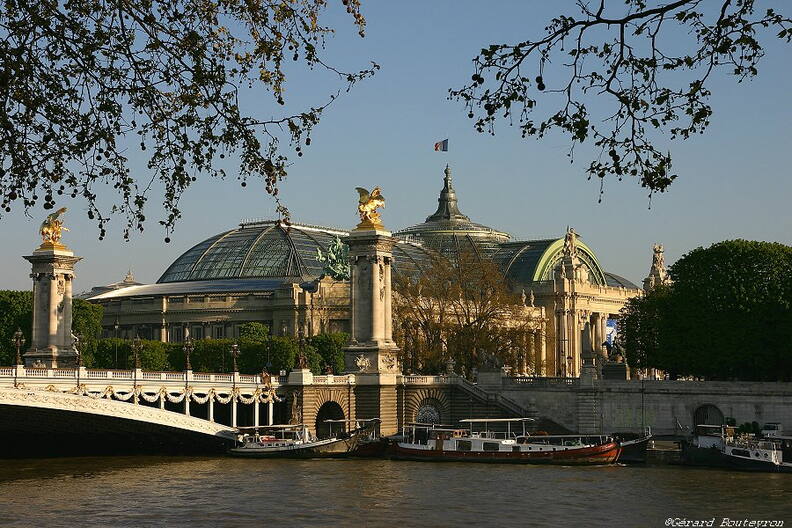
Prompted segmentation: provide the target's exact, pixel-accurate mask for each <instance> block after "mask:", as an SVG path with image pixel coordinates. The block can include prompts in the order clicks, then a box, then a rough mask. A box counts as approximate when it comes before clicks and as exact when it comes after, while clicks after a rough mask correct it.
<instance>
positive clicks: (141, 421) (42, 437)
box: [0, 389, 235, 456]
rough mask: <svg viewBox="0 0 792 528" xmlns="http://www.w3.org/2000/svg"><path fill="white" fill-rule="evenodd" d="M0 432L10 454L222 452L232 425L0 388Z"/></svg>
mask: <svg viewBox="0 0 792 528" xmlns="http://www.w3.org/2000/svg"><path fill="white" fill-rule="evenodd" d="M0 437H2V438H3V441H4V443H5V444H6V445H7V446H8V452H9V453H13V454H14V455H34V456H36V455H48V456H49V455H57V454H61V453H63V454H111V453H132V452H167V451H171V450H172V451H173V452H179V453H183V452H186V453H191V452H210V451H214V452H223V451H224V450H225V449H227V448H228V447H230V446H231V445H233V440H234V438H235V433H234V429H233V428H231V427H227V426H224V425H221V424H218V423H213V422H209V421H206V420H202V419H200V418H195V417H192V416H186V415H184V414H181V413H177V412H172V411H167V410H161V409H159V408H153V407H148V406H145V405H133V404H131V403H125V402H123V401H118V400H111V399H106V398H91V397H86V396H78V395H74V394H68V393H62V392H59V391H52V390H30V389H0Z"/></svg>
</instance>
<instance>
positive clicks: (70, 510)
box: [0, 457, 792, 527]
mask: <svg viewBox="0 0 792 528" xmlns="http://www.w3.org/2000/svg"><path fill="white" fill-rule="evenodd" d="M712 518H714V519H715V522H714V526H722V525H724V524H723V522H724V521H723V519H724V518H728V519H730V521H731V522H733V521H735V520H741V521H742V520H745V519H747V520H749V521H750V520H770V521H772V520H775V521H778V520H783V521H785V523H784V524H786V525H787V526H792V474H766V473H761V474H758V473H737V472H728V471H722V470H715V469H699V468H685V467H677V466H667V465H658V466H651V465H650V466H643V467H637V466H634V467H622V466H611V467H557V466H522V465H520V466H512V465H494V464H460V463H425V462H424V463H422V462H395V461H387V460H245V459H235V458H226V457H212V458H208V457H207V458H179V457H173V458H166V457H107V458H105V457H94V458H61V459H35V460H4V461H0V525H2V526H48V527H49V526H71V527H74V526H136V527H141V526H184V525H190V526H286V527H297V526H409V527H411V526H431V527H442V526H453V527H464V526H472V525H476V526H648V527H654V526H674V525H676V526H684V521H685V520H687V521H694V520H707V521H709V520H711V519H712ZM668 519H672V520H673V521H672V522H669V521H668ZM731 526H739V525H735V524H732V525H731Z"/></svg>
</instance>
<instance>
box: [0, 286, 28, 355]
mask: <svg viewBox="0 0 792 528" xmlns="http://www.w3.org/2000/svg"><path fill="white" fill-rule="evenodd" d="M32 324H33V294H32V293H31V292H29V291H13V290H0V365H12V364H14V363H15V362H16V346H14V343H13V338H14V333H15V332H16V331H17V329H21V330H22V332H23V333H24V334H25V339H26V347H27V346H30V335H31V328H32ZM21 353H23V354H24V353H25V350H22V351H21Z"/></svg>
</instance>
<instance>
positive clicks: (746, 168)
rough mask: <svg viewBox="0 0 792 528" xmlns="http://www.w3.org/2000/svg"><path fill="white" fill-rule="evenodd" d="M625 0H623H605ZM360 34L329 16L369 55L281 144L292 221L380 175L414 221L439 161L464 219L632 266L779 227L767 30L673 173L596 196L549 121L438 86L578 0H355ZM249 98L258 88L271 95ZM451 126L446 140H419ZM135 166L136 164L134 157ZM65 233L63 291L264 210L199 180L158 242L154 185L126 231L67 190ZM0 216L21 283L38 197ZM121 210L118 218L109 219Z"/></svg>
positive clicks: (265, 200) (781, 116) (333, 214)
mask: <svg viewBox="0 0 792 528" xmlns="http://www.w3.org/2000/svg"><path fill="white" fill-rule="evenodd" d="M612 3H613V4H616V5H618V6H621V5H622V4H623V3H622V2H612ZM757 4H758V6H759V8H760V9H765V8H767V7H775V8H776V9H781V10H787V11H788V10H789V4H787V3H786V2H783V1H780V0H779V1H769V2H768V1H762V0H758V1H757ZM364 7H365V8H364V13H365V15H366V17H367V20H368V29H367V36H366V38H365V39H360V38H358V37H357V36H356V33H355V32H354V30H353V28H352V27H351V23H350V22H349V21H348V20H347V18H346V16H341V15H340V14H339V15H333V16H331V18H330V19H328V20H329V22H330V23H331V24H335V25H336V26H339V34H338V35H337V36H336V37H335V38H333V39H331V40H330V41H329V42H328V51H329V54H330V56H331V61H335V62H336V63H337V64H338V63H340V64H339V65H340V66H341V67H346V68H350V69H357V68H360V67H365V66H366V64H367V61H368V60H374V61H376V62H378V63H379V64H381V65H382V70H381V71H380V72H379V73H378V74H377V75H376V76H375V77H374V78H373V79H370V80H367V81H365V82H363V83H362V84H360V85H358V86H357V87H356V88H355V89H354V90H353V91H352V92H351V93H350V94H348V95H347V96H345V97H344V98H343V99H342V100H340V101H338V102H337V103H336V104H335V105H334V106H332V107H331V108H330V109H329V110H328V111H327V113H326V114H325V116H324V118H323V120H322V122H321V123H320V125H319V127H318V128H317V129H316V131H315V133H314V136H313V144H312V145H311V146H310V147H309V148H308V149H307V150H306V153H305V156H304V157H302V158H300V159H297V158H294V159H295V160H296V161H295V164H294V165H293V166H292V168H291V171H290V176H289V179H288V181H286V182H285V183H284V184H283V187H282V198H283V199H284V200H285V202H286V204H287V205H288V207H289V208H290V209H291V211H292V215H293V219H294V220H295V221H300V222H306V223H313V224H321V225H330V226H338V227H347V228H349V227H352V226H353V225H354V224H355V223H356V215H355V207H356V200H357V194H356V193H355V191H354V188H355V187H356V186H363V187H373V186H375V185H380V186H381V187H382V188H383V193H384V194H385V196H386V198H387V200H388V203H387V208H386V210H385V212H384V221H385V223H386V226H387V227H389V228H390V229H392V230H396V229H398V228H401V227H404V226H407V225H411V224H414V223H417V222H420V221H423V219H424V218H425V217H426V216H427V215H428V214H430V213H432V212H433V211H434V209H435V206H436V203H437V201H436V200H437V195H438V193H439V191H440V188H441V187H442V170H443V168H444V166H445V163H446V162H448V163H450V164H451V167H452V169H453V172H454V182H455V186H456V189H457V194H458V197H459V200H460V207H461V209H462V211H463V212H464V213H465V214H467V215H468V216H470V217H471V218H472V219H473V220H475V221H477V222H480V223H483V224H486V225H489V226H493V227H497V228H499V229H502V230H505V231H507V232H509V233H511V234H512V235H513V236H514V237H515V238H517V239H526V238H533V237H544V236H548V235H561V234H562V233H563V232H564V230H565V228H566V226H567V225H572V226H574V227H575V229H576V230H577V231H578V232H579V233H580V234H581V235H582V236H583V238H584V240H585V241H586V243H587V244H588V245H589V246H590V247H592V248H593V249H594V251H595V252H596V253H597V255H598V256H599V259H600V261H601V263H602V264H603V266H604V267H605V268H606V269H607V270H608V271H612V272H614V273H617V274H621V275H624V276H626V277H628V278H630V279H631V280H633V281H635V282H638V281H640V280H641V279H642V278H643V277H644V276H645V275H646V273H647V271H648V269H649V265H650V262H651V245H652V243H654V242H662V243H664V244H665V247H666V261H667V262H669V263H670V262H673V261H675V260H676V259H677V258H678V257H679V256H681V255H682V254H684V253H685V252H687V251H689V250H691V249H693V248H695V247H698V246H707V245H709V244H711V243H714V242H717V241H720V240H724V239H730V238H747V239H757V240H768V241H778V242H783V243H785V244H792V214H791V213H790V200H791V199H792V179H790V173H791V172H792V171H790V151H791V150H792V141H791V139H792V133H790V123H792V109H791V108H790V102H789V95H790V93H792V90H790V88H792V72H791V71H790V68H789V64H790V57H791V56H792V48H790V47H789V46H788V45H785V44H781V43H777V42H776V41H775V39H766V40H767V42H768V45H767V56H766V57H765V59H764V61H763V63H762V65H760V75H759V77H758V78H757V79H755V80H753V81H751V82H748V83H743V84H736V83H735V82H734V79H732V78H730V77H717V78H716V79H715V80H714V82H713V83H712V85H711V88H712V91H713V92H714V94H715V95H714V97H713V98H712V106H713V108H714V111H715V115H714V117H713V119H712V125H711V127H710V129H709V132H708V134H707V135H706V136H701V137H696V138H693V139H691V140H688V141H686V142H673V143H671V144H669V147H670V148H671V149H672V152H673V154H674V156H675V168H676V170H677V172H678V173H679V175H680V177H679V179H678V180H677V181H676V182H675V183H674V184H673V185H672V186H671V188H670V190H669V192H667V193H665V194H661V195H657V196H655V197H654V199H653V202H652V208H651V209H649V208H648V200H647V193H646V191H645V190H643V189H641V188H640V187H639V186H638V185H637V184H636V183H634V182H630V181H625V182H622V183H617V182H615V181H611V182H609V183H608V184H607V185H606V193H605V196H604V200H603V202H602V203H601V204H598V203H597V199H598V193H599V186H598V183H596V182H587V181H586V179H585V176H584V173H583V171H584V167H585V161H586V160H585V159H583V158H581V159H580V160H579V161H578V162H576V163H575V164H570V162H569V160H568V158H567V157H566V156H565V153H566V150H567V148H568V144H567V143H566V142H565V141H563V140H562V139H560V138H551V139H547V140H544V141H540V142H538V141H535V140H533V139H530V140H522V139H520V137H519V133H518V132H517V131H516V130H515V129H511V128H509V127H507V126H500V127H499V128H498V131H497V135H496V136H495V137H490V136H488V135H482V134H478V133H476V132H474V131H473V129H472V127H471V121H470V120H469V119H468V118H467V117H466V115H465V114H466V112H465V110H464V109H463V107H462V106H461V105H460V104H459V103H457V102H452V101H448V100H447V99H446V95H447V90H448V88H451V87H459V86H460V85H461V84H463V83H464V82H465V81H466V80H467V79H469V78H470V75H471V73H472V67H471V62H470V60H471V58H472V57H473V56H474V55H475V54H476V53H477V51H478V50H479V49H480V48H481V47H483V46H485V45H488V44H490V43H495V42H514V41H515V40H517V39H527V38H531V37H535V36H538V35H540V34H541V32H542V28H544V26H545V25H546V23H547V22H548V21H549V19H550V18H551V17H552V16H554V15H557V14H559V13H560V12H562V11H563V12H566V13H570V14H571V13H573V12H576V9H575V7H574V2H572V1H571V0H569V1H564V2H543V1H538V0H534V1H526V0H515V1H506V0H499V1H497V2H481V1H471V0H437V1H433V2H427V1H425V0H402V1H399V2H384V1H375V0H365V1H364ZM328 88H329V86H325V85H323V84H321V83H316V82H314V81H313V77H311V76H307V75H302V74H300V75H297V76H296V77H294V78H293V79H292V80H291V82H290V83H289V85H288V89H289V92H288V94H287V95H288V97H290V101H291V102H292V103H295V104H304V103H308V104H310V103H314V104H317V103H319V102H321V101H322V94H323V93H329V91H328ZM249 100H250V101H251V102H250V103H249V104H261V103H259V101H263V102H264V104H266V105H269V99H268V98H267V97H255V96H253V97H251V98H249ZM445 138H449V139H450V152H448V153H436V152H433V151H432V145H433V143H434V142H435V141H438V140H441V139H445ZM134 166H135V167H136V170H137V172H138V174H139V175H141V177H143V176H145V169H144V165H143V163H142V162H141V161H140V160H135V164H134ZM58 206H67V207H69V208H70V210H69V212H68V213H67V216H66V225H67V226H69V227H70V228H71V229H72V231H71V232H70V233H66V235H65V236H64V242H65V243H66V244H68V245H69V246H70V247H71V248H72V249H73V250H74V251H75V252H76V253H77V254H78V255H80V256H82V257H84V260H83V261H82V262H80V263H79V264H78V265H77V275H78V276H77V283H76V287H75V291H81V290H85V289H88V288H90V287H92V286H94V285H99V284H106V283H109V282H114V281H116V280H120V279H121V278H123V276H124V274H125V273H126V270H127V269H128V268H130V267H131V268H132V269H133V271H134V273H135V276H136V278H137V279H138V280H140V281H142V282H153V281H156V279H157V278H158V277H159V275H160V274H161V273H162V272H163V271H164V270H165V268H166V267H167V266H168V264H169V263H170V262H171V261H173V260H174V259H175V258H176V257H177V256H178V255H180V254H181V253H182V252H183V251H185V250H186V249H188V248H189V247H191V246H192V245H194V244H196V243H197V242H199V241H201V240H203V239H205V238H207V237H209V236H210V235H212V234H215V233H218V232H221V231H224V230H227V229H230V228H233V227H234V226H236V225H237V224H238V222H239V221H240V219H242V218H250V217H272V214H273V212H274V206H273V204H272V201H271V199H270V198H269V197H268V196H267V195H266V194H265V193H264V191H263V189H261V187H260V186H259V185H257V184H251V185H249V186H248V187H247V188H246V189H242V188H241V187H239V185H238V184H236V182H234V181H230V182H221V181H212V180H208V181H199V184H197V185H195V186H194V187H193V188H192V189H191V190H190V191H189V192H188V193H187V194H186V195H185V197H184V199H183V200H182V209H183V219H182V220H181V222H180V223H179V224H178V226H177V230H176V232H175V233H174V234H173V235H172V237H171V238H172V239H173V241H172V242H171V244H168V245H166V244H164V243H163V242H162V240H163V237H164V234H163V232H162V231H161V230H160V229H159V225H157V223H156V221H157V220H159V218H160V217H159V215H158V214H156V213H159V210H155V209H156V207H157V199H156V197H155V196H152V199H151V201H150V205H149V207H150V209H149V211H148V213H147V217H148V218H149V224H148V225H147V228H148V229H147V231H146V232H145V233H144V234H143V235H137V236H133V238H132V240H131V241H130V242H124V241H123V240H122V238H121V233H120V229H118V227H117V226H115V227H114V226H111V227H110V230H109V235H108V239H107V240H105V241H102V242H99V241H98V240H97V231H96V228H95V226H94V225H93V224H92V223H91V222H90V221H89V220H88V219H87V218H86V215H85V208H84V205H83V204H82V203H80V202H70V201H68V200H65V201H63V202H62V203H59V204H58ZM32 216H33V218H32V219H31V218H27V217H25V216H24V215H23V214H22V213H21V211H14V213H12V214H10V215H8V216H6V217H4V218H3V219H2V220H0V235H1V236H2V243H3V251H2V254H0V270H2V274H0V288H2V289H8V288H10V289H28V288H29V287H30V283H29V280H30V279H29V278H28V274H29V264H28V263H27V262H26V261H24V260H23V259H22V255H26V254H29V253H30V252H31V251H33V250H34V249H35V248H36V247H37V245H38V242H39V239H38V235H37V228H38V225H39V223H40V222H41V220H42V218H43V217H44V216H45V212H44V211H43V209H38V210H37V211H33V212H32ZM116 224H117V223H116Z"/></svg>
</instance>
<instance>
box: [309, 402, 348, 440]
mask: <svg viewBox="0 0 792 528" xmlns="http://www.w3.org/2000/svg"><path fill="white" fill-rule="evenodd" d="M345 418H346V417H345V416H344V410H343V409H342V408H341V406H340V405H339V404H338V403H336V402H334V401H326V402H324V403H323V404H322V406H321V407H319V410H318V411H317V412H316V424H315V427H316V436H317V437H318V438H329V437H330V436H331V431H332V434H336V433H338V432H341V431H346V424H344V423H337V424H335V423H334V424H332V429H331V424H329V423H326V422H325V420H344V419H345Z"/></svg>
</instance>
